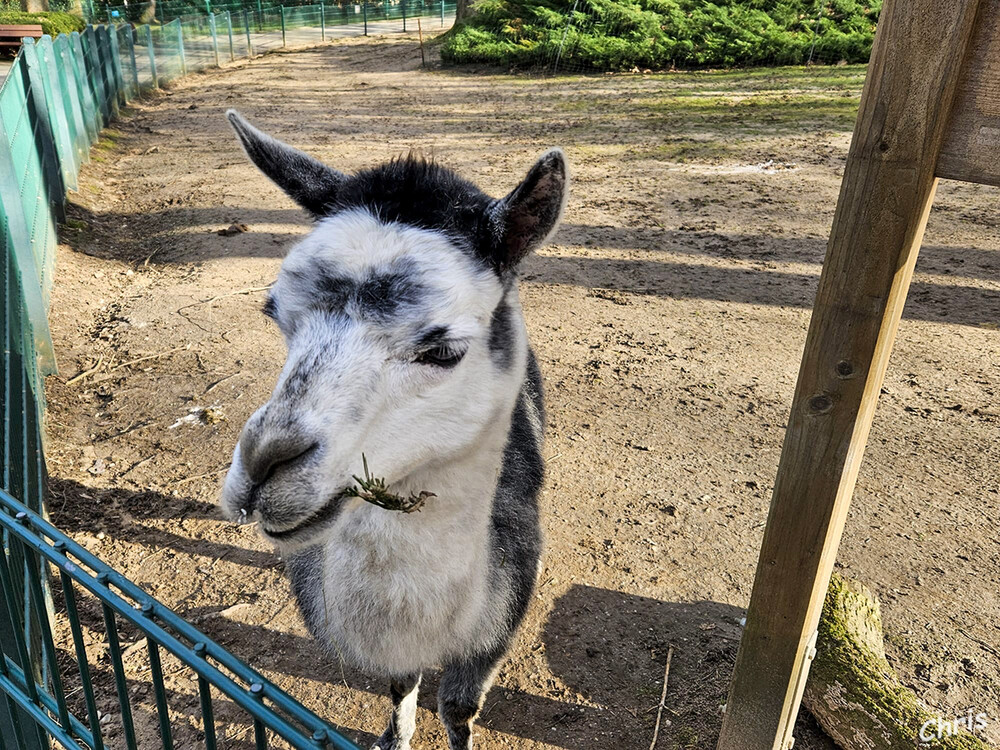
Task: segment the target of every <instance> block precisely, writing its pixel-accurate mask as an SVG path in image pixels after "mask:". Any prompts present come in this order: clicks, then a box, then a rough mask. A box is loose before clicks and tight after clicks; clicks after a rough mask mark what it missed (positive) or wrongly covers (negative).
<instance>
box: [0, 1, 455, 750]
mask: <svg viewBox="0 0 1000 750" xmlns="http://www.w3.org/2000/svg"><path fill="white" fill-rule="evenodd" d="M379 7H381V6H377V5H375V4H366V5H364V6H359V5H352V6H349V7H348V6H327V5H325V4H319V5H311V6H295V7H294V8H291V7H281V6H276V11H270V12H268V11H262V12H260V13H258V14H256V15H252V14H251V13H250V12H249V11H248V10H242V11H240V12H237V13H234V12H233V11H231V10H228V9H227V10H224V11H222V12H213V13H205V14H203V15H187V16H184V17H178V18H174V19H173V20H171V21H169V22H168V23H165V24H146V25H141V26H132V25H124V24H123V25H119V26H111V25H97V26H93V25H92V26H88V27H87V28H86V30H85V31H84V32H83V33H73V34H70V35H65V34H61V35H59V36H58V37H57V38H56V39H54V40H53V39H51V38H49V37H47V36H43V37H42V38H41V39H40V40H38V41H37V42H35V41H33V40H31V39H25V40H24V44H23V46H22V47H21V50H20V51H19V53H18V56H17V57H16V59H15V61H14V64H13V67H12V68H11V70H10V72H9V74H8V76H7V78H6V79H5V80H4V82H3V85H2V87H0V242H2V245H3V247H2V248H0V249H2V253H0V274H2V278H0V283H2V284H3V301H2V309H0V326H2V328H3V336H4V357H3V382H2V383H0V413H2V416H3V427H2V430H3V433H2V445H0V452H2V456H0V457H2V466H0V469H2V471H0V543H2V544H0V750H8V749H13V750H44V749H46V748H48V747H49V743H50V740H51V739H55V740H56V741H57V742H58V743H59V744H61V745H63V746H65V747H68V748H91V749H92V750H99V749H101V748H104V747H107V746H109V745H110V746H113V747H125V748H128V750H134V749H135V748H138V747H142V748H143V750H145V748H147V747H149V746H150V739H149V736H150V735H149V733H148V731H147V733H146V734H143V733H142V732H137V722H136V720H135V714H134V712H133V708H134V705H133V704H134V703H135V698H134V695H133V693H131V692H130V685H129V683H130V681H132V682H134V681H135V680H136V679H138V678H137V677H136V674H140V675H142V680H143V682H144V684H148V685H150V686H151V687H152V691H153V705H151V706H145V705H144V708H145V709H146V712H147V714H155V717H156V721H155V726H156V729H155V744H156V745H158V746H161V747H163V748H172V747H174V746H175V743H176V746H178V747H185V748H187V747H193V746H194V745H201V746H204V747H206V748H209V750H214V748H216V747H217V746H219V745H220V744H223V745H224V744H225V742H224V741H223V740H221V739H217V737H216V719H215V718H214V717H215V715H216V713H217V712H216V710H215V706H216V704H217V699H218V698H219V697H220V696H223V697H224V698H225V699H227V700H226V710H227V712H228V713H230V714H231V713H232V710H234V707H235V710H237V712H239V711H242V712H245V713H244V718H245V719H246V723H247V724H248V726H249V727H252V732H253V737H254V746H255V747H256V748H264V747H267V746H268V742H269V739H270V738H281V739H282V740H283V743H284V744H283V746H291V747H294V748H324V747H333V748H342V749H344V750H347V749H349V748H355V745H353V744H352V743H351V742H350V741H348V740H347V739H345V738H344V737H343V736H342V735H340V734H338V733H337V731H336V730H335V729H334V728H333V727H331V726H329V725H328V724H327V723H326V722H324V721H323V720H321V719H320V718H318V717H317V716H315V715H314V714H312V713H311V712H309V711H308V710H307V709H306V708H305V707H303V706H302V705H301V704H299V703H297V702H296V701H295V700H293V699H292V698H291V697H289V696H288V695H286V694H285V693H283V692H282V691H281V690H280V689H279V688H277V687H276V686H274V685H273V684H271V683H270V682H268V681H267V680H266V679H264V678H263V677H262V676H261V675H260V674H258V673H257V672H255V671H253V670H252V669H250V668H249V667H247V666H246V665H244V664H243V663H242V662H240V661H239V660H238V659H236V658H235V657H234V656H232V655H231V654H229V653H228V652H227V651H225V650H224V649H222V648H221V647H220V646H218V645H217V644H215V643H213V642H212V641H211V640H210V639H208V638H207V637H205V636H204V635H202V634H201V633H200V632H198V631H197V630H196V629H195V628H193V627H192V626H191V625H189V624H188V623H186V622H185V621H184V620H182V619H181V618H179V617H178V616H177V615H175V614H174V613H173V612H171V611H170V610H169V609H168V608H167V607H166V606H164V605H163V604H161V603H159V602H158V601H156V600H155V599H153V598H152V597H150V596H148V595H147V594H145V593H144V592H143V591H142V590H141V589H139V588H138V587H137V586H135V585H134V584H132V583H131V582H129V581H128V580H127V579H126V578H125V577H123V576H122V575H120V574H119V573H117V572H115V571H113V570H111V569H110V568H108V567H107V566H106V565H104V564H103V563H101V562H100V561H99V560H97V559H96V558H95V557H93V556H92V555H90V554H89V553H88V552H87V551H86V550H84V549H83V548H82V547H80V546H79V545H76V544H75V543H74V542H73V541H72V540H71V539H70V538H68V537H67V536H65V535H63V534H61V533H60V532H59V531H58V530H57V529H55V528H54V527H53V526H51V525H50V524H49V523H48V522H47V521H46V520H45V516H44V508H43V497H44V495H45V482H46V471H45V458H44V451H43V445H42V443H43V429H42V422H43V416H44V391H43V378H44V376H45V375H46V374H49V373H52V372H54V370H55V362H54V358H53V353H52V342H51V338H50V335H49V328H48V318H47V314H48V304H49V291H50V289H51V286H52V275H53V267H54V260H55V249H56V242H57V238H56V227H57V226H58V224H59V223H60V222H61V221H63V220H64V207H65V199H66V192H67V190H74V189H76V187H77V176H78V174H79V171H80V168H81V167H82V165H83V164H84V163H86V161H87V159H88V154H89V149H90V146H91V145H92V144H93V143H94V142H95V141H96V140H97V138H98V137H99V135H100V132H101V130H102V128H104V127H105V126H107V125H108V124H109V123H110V122H111V121H113V120H114V119H115V118H116V117H117V116H118V115H119V112H120V110H121V108H122V107H124V106H125V105H126V104H127V103H128V102H129V101H131V100H132V99H134V98H135V97H138V96H141V95H142V94H143V92H145V91H148V90H149V89H150V88H153V87H156V86H157V85H159V84H160V83H162V82H164V81H167V80H169V79H171V78H175V77H177V76H180V75H184V74H186V73H189V72H192V71H194V70H199V69H202V68H206V67H210V66H219V65H221V64H224V63H225V62H228V61H231V60H235V59H236V58H238V57H249V56H253V55H254V54H255V53H256V52H258V51H260V50H261V49H267V48H268V47H271V46H279V45H282V44H293V43H296V44H304V43H310V42H318V41H320V40H322V39H325V38H328V37H331V36H336V35H337V33H336V32H337V31H338V30H339V31H340V32H341V33H362V32H364V31H367V30H368V29H369V27H371V26H374V27H375V30H389V31H391V30H397V29H396V28H395V27H392V28H390V27H389V26H386V25H385V24H386V23H387V21H386V17H389V21H388V23H395V21H393V20H392V18H391V15H392V14H391V13H390V12H389V11H388V10H385V11H384V12H383V18H381V19H378V18H375V13H376V9H377V8H379ZM407 7H408V8H409V9H410V10H408V11H407V10H404V11H403V12H412V9H415V8H416V9H420V10H423V11H427V10H428V9H431V10H433V7H434V6H432V5H431V4H423V5H421V4H418V3H415V2H414V3H413V4H411V5H409V6H407ZM369 11H371V13H372V17H371V18H369V16H368V13H369ZM453 12H454V7H453V6H446V5H444V4H441V5H440V7H439V12H438V14H437V16H432V17H438V16H439V17H440V18H441V19H442V20H441V23H442V25H443V24H444V23H445V20H446V19H447V18H450V17H451V15H452V14H453ZM425 14H426V13H425ZM355 16H360V17H361V20H360V22H359V23H357V24H355V23H354V20H355V18H354V17H355ZM408 17H409V18H411V19H412V15H411V16H408ZM399 20H400V21H402V16H400V18H399ZM379 24H382V26H381V27H380V26H379ZM88 618H89V619H88ZM122 628H126V629H128V631H129V633H130V636H129V637H130V638H136V639H138V640H136V643H140V642H142V641H143V640H144V641H145V646H146V650H145V657H144V658H145V660H146V661H145V662H144V667H143V669H142V670H140V672H138V673H136V672H135V671H134V670H133V671H132V672H128V671H127V668H126V666H127V665H126V663H125V654H124V653H123V649H122V639H121V637H120V633H121V632H122V631H121V629H122ZM95 634H96V635H95ZM95 638H96V641H95ZM88 639H89V641H88ZM95 642H99V643H100V648H101V649H102V652H103V653H106V655H107V657H108V661H109V663H110V666H109V667H108V668H107V669H103V671H102V669H98V668H97V667H95V666H94V664H95V662H94V660H93V653H90V654H88V643H89V647H90V648H92V649H93V648H94V644H95ZM135 656H136V652H134V650H132V649H130V656H129V658H135ZM166 663H169V665H170V668H171V670H172V671H173V672H174V673H176V672H178V671H181V672H182V671H187V672H188V673H189V674H190V676H191V678H192V680H194V682H195V683H196V684H197V696H194V695H193V694H192V695H187V694H185V693H184V692H183V691H177V690H174V691H173V692H171V689H170V688H169V687H168V684H169V683H168V682H166V681H165V680H164V664H166ZM130 675H131V676H130ZM187 684H188V685H190V684H191V681H188V683H187ZM109 701H110V702H112V703H114V704H115V705H116V706H117V708H116V711H115V713H116V716H117V718H116V720H115V722H114V723H113V725H111V724H107V725H106V724H105V722H106V721H108V719H109V718H110V717H111V714H110V713H109V708H108V702H109ZM192 701H193V703H192ZM171 710H173V711H174V715H175V716H177V715H182V716H186V717H192V716H200V719H199V726H198V729H197V732H196V735H192V734H191V733H192V731H194V730H192V729H191V726H190V722H187V723H186V724H184V725H183V726H181V727H179V728H175V727H174V726H173V724H172V722H171V715H170V711H171ZM102 711H103V713H102ZM112 726H113V729H114V737H113V742H112V741H110V739H111V738H110V735H111V731H110V730H111V727H112ZM141 728H142V727H141V726H140V729H141ZM147 729H148V728H147ZM106 735H107V736H106Z"/></svg>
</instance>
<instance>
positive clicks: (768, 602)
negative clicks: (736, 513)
mask: <svg viewBox="0 0 1000 750" xmlns="http://www.w3.org/2000/svg"><path fill="white" fill-rule="evenodd" d="M978 5H979V0H951V2H946V3H942V2H939V0H887V2H886V3H885V5H884V6H883V9H882V13H881V17H880V20H879V27H878V32H877V34H876V37H875V46H874V49H873V51H872V58H871V63H870V64H869V66H868V77H867V79H866V81H865V86H864V92H863V93H862V96H861V107H860V111H859V113H858V120H857V124H856V125H855V129H854V138H853V141H852V143H851V149H850V153H849V154H848V158H847V166H846V169H845V172H844V180H843V184H842V186H841V191H840V198H839V200H838V202H837V210H836V214H835V216H834V220H833V229H832V231H831V235H830V242H829V245H828V248H827V254H826V261H825V262H824V264H823V273H822V276H821V277H820V282H819V290H818V292H817V296H816V304H815V307H814V310H813V316H812V321H811V323H810V326H809V333H808V335H807V338H806V344H805V352H804V354H803V358H802V366H801V369H800V371H799V379H798V384H797V385H796V389H795V397H794V400H793V402H792V410H791V415H790V416H789V419H788V429H787V431H786V433H785V443H784V447H783V449H782V454H781V461H780V463H779V466H778V476H777V479H776V480H775V486H774V495H773V497H772V500H771V510H770V513H769V515H768V519H767V528H766V529H765V531H764V540H763V543H762V546H761V553H760V558H759V560H758V563H757V574H756V578H755V580H754V587H753V593H752V595H751V597H750V609H749V612H748V614H747V624H746V630H745V632H744V634H743V638H742V640H741V642H740V650H739V654H738V656H737V659H736V669H735V672H734V674H733V681H732V684H731V686H730V693H729V700H728V703H727V706H726V713H725V717H724V719H723V724H722V732H721V735H720V737H719V743H718V748H719V750H766V749H767V748H772V749H773V750H785V748H788V747H790V745H791V732H792V728H793V726H794V724H795V718H796V715H797V714H798V709H799V703H800V702H801V698H802V691H803V689H804V687H805V680H806V677H807V675H808V671H809V661H810V657H811V654H810V650H811V649H812V644H813V642H814V639H815V633H816V627H817V624H818V622H819V616H820V612H821V609H822V605H823V599H824V596H825V594H826V589H827V586H828V584H829V580H830V573H831V571H832V568H833V562H834V559H835V556H836V553H837V547H838V545H839V544H840V536H841V532H842V531H843V527H844V521H845V518H846V515H847V508H848V505H849V504H850V499H851V495H852V494H853V492H854V485H855V481H856V479H857V475H858V469H859V467H860V464H861V459H862V456H863V454H864V449H865V443H866V441H867V439H868V431H869V428H870V427H871V422H872V416H873V414H874V412H875V404H876V401H877V399H878V394H879V390H880V388H881V385H882V378H883V376H884V374H885V369H886V364H887V362H888V359H889V352H890V350H891V349H892V343H893V339H894V338H895V335H896V328H897V325H898V323H899V318H900V315H901V313H902V310H903V303H904V302H905V300H906V293H907V290H908V288H909V285H910V278H911V276H912V274H913V265H914V263H915V261H916V257H917V250H918V249H919V247H920V241H921V238H922V236H923V232H924V226H925V225H926V222H927V214H928V212H929V210H930V206H931V202H932V200H933V196H934V190H935V188H936V185H937V179H936V177H935V165H936V162H937V159H938V154H939V152H940V150H941V146H942V142H943V140H944V134H945V128H946V125H947V122H948V117H949V113H950V110H951V104H952V101H953V99H954V97H955V92H956V89H957V87H958V83H959V77H960V74H961V68H962V63H963V59H964V57H965V53H966V50H967V48H968V46H969V40H970V39H971V38H972V34H973V30H974V26H975V23H976V13H977V7H978Z"/></svg>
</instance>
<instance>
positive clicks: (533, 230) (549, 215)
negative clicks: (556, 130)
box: [489, 148, 569, 271]
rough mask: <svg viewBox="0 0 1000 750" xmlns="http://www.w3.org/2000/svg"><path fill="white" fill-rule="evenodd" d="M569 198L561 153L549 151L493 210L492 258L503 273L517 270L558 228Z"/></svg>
mask: <svg viewBox="0 0 1000 750" xmlns="http://www.w3.org/2000/svg"><path fill="white" fill-rule="evenodd" d="M568 197H569V169H568V167H567V166H566V156H565V155H564V154H563V152H562V150H561V149H558V148H554V149H552V150H551V151H546V152H545V153H544V154H542V156H541V157H540V158H539V159H538V161H537V162H535V165H534V166H533V167H532V168H531V169H530V170H529V171H528V174H527V176H526V177H525V178H524V180H523V181H522V182H521V184H520V185H518V186H517V187H516V188H514V190H513V191H511V193H510V194H509V195H508V196H507V197H506V198H502V199H501V200H498V201H496V202H495V203H494V204H493V206H492V208H491V210H490V234H491V235H492V236H491V240H492V242H491V244H492V247H491V248H490V252H491V255H492V257H491V258H489V260H491V261H492V262H493V265H494V266H495V267H496V268H497V269H498V270H500V271H506V270H509V269H511V268H514V267H515V266H517V264H518V263H520V262H521V261H522V260H524V257H525V256H526V255H527V254H528V253H530V252H531V251H532V250H535V249H537V248H539V247H541V246H542V245H544V244H545V242H546V241H547V240H548V239H549V237H551V236H552V235H553V233H554V232H555V231H556V228H557V227H558V226H559V219H561V218H562V213H563V209H564V208H565V207H566V199H567V198H568Z"/></svg>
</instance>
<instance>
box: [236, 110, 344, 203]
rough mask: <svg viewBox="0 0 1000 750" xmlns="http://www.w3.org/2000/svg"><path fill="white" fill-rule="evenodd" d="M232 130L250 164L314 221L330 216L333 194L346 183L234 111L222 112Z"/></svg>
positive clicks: (338, 174) (338, 173)
mask: <svg viewBox="0 0 1000 750" xmlns="http://www.w3.org/2000/svg"><path fill="white" fill-rule="evenodd" d="M226 117H227V118H229V122H230V124H231V125H232V126H233V130H235V131H236V135H238V136H239V138H240V143H242V144H243V150H244V151H246V153H247V156H248V157H250V161H252V162H253V163H254V164H256V165H257V167H258V168H259V169H260V171H261V172H263V173H264V174H265V175H267V176H268V177H270V178H271V180H272V182H274V183H275V184H276V185H277V186H278V187H280V188H281V189H282V190H284V191H285V192H286V193H287V194H288V196H289V197H290V198H291V199H292V200H294V201H295V202H296V203H298V204H299V205H300V206H302V208H304V209H305V210H306V211H308V212H309V213H311V214H312V215H313V217H314V218H317V219H319V218H322V217H324V216H327V215H329V214H330V211H331V206H332V205H333V204H334V203H335V202H336V199H337V193H338V191H339V190H340V187H341V185H342V184H343V182H344V180H345V179H346V178H345V177H344V175H343V174H341V173H340V172H338V171H337V170H335V169H331V168H330V167H328V166H326V165H325V164H323V163H321V162H319V161H317V160H316V159H314V158H312V157H311V156H309V154H306V153H303V152H302V151H299V150H298V149H296V148H292V147H291V146H289V145H287V144H285V143H282V142H281V141H279V140H276V139H274V138H272V137H271V136H269V135H268V134H267V133H263V132H261V131H260V130H257V128H255V127H254V126H253V125H251V124H250V123H249V122H247V121H246V120H245V119H243V117H242V116H241V115H240V113H239V112H237V111H236V110H235V109H231V110H229V111H228V112H226Z"/></svg>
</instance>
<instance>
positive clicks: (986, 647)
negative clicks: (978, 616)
mask: <svg viewBox="0 0 1000 750" xmlns="http://www.w3.org/2000/svg"><path fill="white" fill-rule="evenodd" d="M958 632H959V633H961V634H962V635H964V636H965V637H966V638H968V639H969V640H970V641H972V642H973V643H978V644H979V645H980V646H982V647H983V649H984V650H985V651H987V652H989V653H991V654H993V655H994V656H995V657H997V658H998V659H1000V651H997V650H996V649H995V648H993V647H992V646H991V645H990V644H988V643H987V642H986V641H983V640H980V639H979V638H976V636H974V635H971V634H969V633H966V632H965V631H964V630H962V629H961V628H959V629H958Z"/></svg>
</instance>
